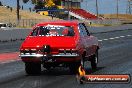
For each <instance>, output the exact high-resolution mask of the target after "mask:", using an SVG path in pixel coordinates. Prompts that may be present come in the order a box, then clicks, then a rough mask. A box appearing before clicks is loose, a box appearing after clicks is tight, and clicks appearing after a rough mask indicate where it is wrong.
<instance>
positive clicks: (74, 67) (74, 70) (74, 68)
mask: <svg viewBox="0 0 132 88" xmlns="http://www.w3.org/2000/svg"><path fill="white" fill-rule="evenodd" d="M80 65H81V63H80V61H79V62H75V63H71V64H70V65H69V69H70V72H71V73H72V74H76V73H78V68H79V66H80Z"/></svg>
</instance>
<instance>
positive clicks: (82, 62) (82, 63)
mask: <svg viewBox="0 0 132 88" xmlns="http://www.w3.org/2000/svg"><path fill="white" fill-rule="evenodd" d="M81 65H82V66H83V67H84V61H83V59H82V60H81Z"/></svg>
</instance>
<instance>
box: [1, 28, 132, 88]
mask: <svg viewBox="0 0 132 88" xmlns="http://www.w3.org/2000/svg"><path fill="white" fill-rule="evenodd" d="M94 35H95V36H97V37H98V39H99V40H100V46H101V49H100V50H99V64H98V70H97V71H92V70H91V68H90V63H89V62H88V63H86V71H87V74H130V75H132V68H131V67H132V36H128V35H132V30H126V31H116V32H108V33H99V34H94ZM121 36H124V37H121ZM117 37H119V38H117ZM20 44H21V41H16V42H10V43H0V49H1V50H0V53H5V52H8V53H10V52H17V51H18V48H19V46H20ZM7 55H8V54H7ZM0 88H132V82H130V83H129V84H84V85H80V84H78V83H77V82H76V78H75V75H71V74H70V72H69V70H68V69H66V68H55V69H52V70H50V71H46V70H45V69H43V71H42V75H40V76H27V75H26V74H25V71H24V63H22V62H21V61H15V62H9V63H0Z"/></svg>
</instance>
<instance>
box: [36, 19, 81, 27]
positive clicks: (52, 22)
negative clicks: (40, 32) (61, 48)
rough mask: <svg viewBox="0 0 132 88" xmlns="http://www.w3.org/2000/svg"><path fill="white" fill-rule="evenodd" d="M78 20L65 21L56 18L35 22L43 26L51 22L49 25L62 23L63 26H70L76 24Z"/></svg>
mask: <svg viewBox="0 0 132 88" xmlns="http://www.w3.org/2000/svg"><path fill="white" fill-rule="evenodd" d="M78 23H79V22H78V21H77V20H74V21H70V20H68V21H65V20H58V21H47V22H42V23H39V24H37V25H36V26H45V25H47V24H51V25H63V26H72V25H78Z"/></svg>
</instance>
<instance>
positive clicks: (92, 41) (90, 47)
mask: <svg viewBox="0 0 132 88" xmlns="http://www.w3.org/2000/svg"><path fill="white" fill-rule="evenodd" d="M82 25H83V28H84V30H85V31H84V33H85V34H84V35H85V47H86V49H87V56H91V55H93V54H95V52H96V50H97V44H98V40H97V38H96V37H94V36H92V35H90V33H89V31H88V29H87V27H86V26H85V24H84V23H82Z"/></svg>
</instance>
